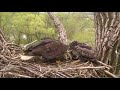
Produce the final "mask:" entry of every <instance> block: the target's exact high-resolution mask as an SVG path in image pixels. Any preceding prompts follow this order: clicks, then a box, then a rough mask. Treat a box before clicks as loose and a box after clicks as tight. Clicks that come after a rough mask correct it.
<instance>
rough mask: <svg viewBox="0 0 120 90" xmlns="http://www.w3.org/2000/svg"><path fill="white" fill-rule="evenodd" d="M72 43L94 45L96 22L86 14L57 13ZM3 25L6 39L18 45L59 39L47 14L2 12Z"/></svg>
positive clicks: (1, 26)
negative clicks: (78, 42)
mask: <svg viewBox="0 0 120 90" xmlns="http://www.w3.org/2000/svg"><path fill="white" fill-rule="evenodd" d="M55 14H56V15H57V16H58V18H59V19H60V21H61V22H62V23H63V25H64V27H65V30H66V32H67V35H68V39H69V40H70V41H73V40H78V41H82V42H88V43H90V44H91V43H92V44H93V43H94V38H95V35H94V21H93V20H91V18H93V16H92V15H90V14H87V13H84V12H81V13H80V12H56V13H55ZM0 17H1V25H0V28H1V29H2V30H4V33H5V34H6V37H7V38H9V39H10V40H11V41H15V43H17V44H27V43H29V42H31V41H33V40H35V39H38V40H40V39H41V38H43V37H51V38H57V32H56V30H55V27H54V25H53V22H52V21H51V19H50V18H49V16H48V14H47V13H44V12H43V13H39V12H0Z"/></svg>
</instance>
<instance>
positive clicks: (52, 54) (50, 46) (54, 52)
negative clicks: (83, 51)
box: [24, 38, 68, 62]
mask: <svg viewBox="0 0 120 90" xmlns="http://www.w3.org/2000/svg"><path fill="white" fill-rule="evenodd" d="M67 49H68V46H67V45H65V44H63V43H62V42H60V41H59V40H55V39H52V38H43V39H41V42H39V43H36V44H35V45H34V44H32V45H30V46H29V47H27V49H24V53H25V55H29V56H42V57H43V58H44V59H45V60H47V61H50V62H52V61H55V60H57V59H59V60H64V54H65V53H66V51H67Z"/></svg>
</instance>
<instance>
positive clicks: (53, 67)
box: [0, 41, 116, 78]
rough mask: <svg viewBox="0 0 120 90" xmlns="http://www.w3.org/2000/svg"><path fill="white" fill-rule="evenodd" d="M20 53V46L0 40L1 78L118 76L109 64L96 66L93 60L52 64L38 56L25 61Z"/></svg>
mask: <svg viewBox="0 0 120 90" xmlns="http://www.w3.org/2000/svg"><path fill="white" fill-rule="evenodd" d="M20 54H22V48H21V47H20V46H18V45H16V44H12V43H7V42H6V41H1V42H0V77H1V78H101V77H102V78H108V77H114V78H116V76H115V75H113V74H111V73H110V72H109V67H108V65H104V64H102V65H99V66H94V64H93V63H91V62H85V63H82V62H80V60H77V61H66V62H60V63H53V64H51V63H43V62H39V61H40V59H39V58H37V57H36V58H32V59H31V60H28V61H23V60H21V59H20Z"/></svg>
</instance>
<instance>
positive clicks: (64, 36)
mask: <svg viewBox="0 0 120 90" xmlns="http://www.w3.org/2000/svg"><path fill="white" fill-rule="evenodd" d="M48 15H49V16H50V18H51V20H52V21H53V22H54V25H55V27H56V29H57V32H58V34H59V36H58V37H59V40H60V41H61V42H62V43H64V44H68V40H67V34H66V31H65V29H64V26H63V24H62V23H61V22H60V20H59V19H58V18H57V17H56V16H55V15H54V14H53V13H52V12H48Z"/></svg>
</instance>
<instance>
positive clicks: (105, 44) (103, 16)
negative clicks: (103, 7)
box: [94, 12, 120, 74]
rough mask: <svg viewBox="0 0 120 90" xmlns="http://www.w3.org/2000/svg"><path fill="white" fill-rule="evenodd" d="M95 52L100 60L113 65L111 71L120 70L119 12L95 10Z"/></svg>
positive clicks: (116, 71) (116, 72)
mask: <svg viewBox="0 0 120 90" xmlns="http://www.w3.org/2000/svg"><path fill="white" fill-rule="evenodd" d="M94 18H95V27H96V52H97V57H98V59H99V60H100V61H102V62H104V63H106V64H109V65H111V66H113V67H114V69H112V70H111V72H112V73H115V74H118V72H119V70H120V65H119V64H120V13H119V12H95V13H94Z"/></svg>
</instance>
